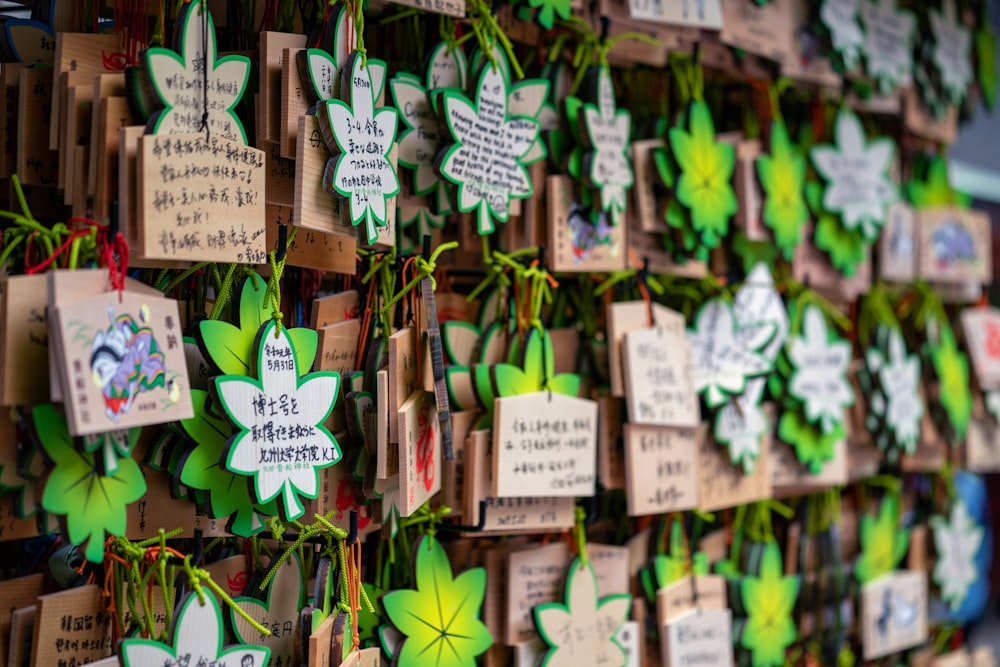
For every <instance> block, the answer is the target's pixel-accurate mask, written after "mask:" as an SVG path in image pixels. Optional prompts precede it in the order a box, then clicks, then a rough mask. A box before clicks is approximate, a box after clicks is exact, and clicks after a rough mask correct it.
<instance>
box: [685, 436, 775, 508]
mask: <svg viewBox="0 0 1000 667" xmlns="http://www.w3.org/2000/svg"><path fill="white" fill-rule="evenodd" d="M704 430H705V427H702V431H704ZM768 449H769V448H768V446H767V443H766V442H764V443H762V446H761V448H760V457H758V459H757V461H756V462H755V463H754V469H753V472H752V473H750V474H749V475H747V474H744V473H743V468H742V467H737V466H734V465H733V464H732V462H731V461H730V460H729V453H728V452H727V451H726V449H725V448H724V447H722V446H720V445H718V444H717V443H716V442H715V441H714V440H713V439H712V438H709V437H707V435H706V437H701V438H699V442H698V507H699V508H700V509H701V510H703V511H705V512H714V511H715V510H720V509H723V508H726V507H736V506H737V505H745V504H747V503H751V502H754V501H756V500H763V499H764V498H770V497H771V475H770V472H769V470H768V466H769V463H768V459H769V451H768Z"/></svg>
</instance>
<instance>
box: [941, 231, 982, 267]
mask: <svg viewBox="0 0 1000 667" xmlns="http://www.w3.org/2000/svg"><path fill="white" fill-rule="evenodd" d="M931 243H932V244H933V245H934V256H935V257H936V258H937V264H938V267H939V268H941V269H947V268H948V267H950V266H952V265H954V264H958V263H960V262H975V261H976V247H975V243H974V242H973V240H972V234H971V233H969V230H968V229H966V228H965V227H964V226H963V225H962V224H961V223H959V222H958V221H957V220H953V219H949V220H947V221H945V222H944V223H943V224H941V225H939V226H938V228H937V229H935V230H934V231H933V232H932V233H931Z"/></svg>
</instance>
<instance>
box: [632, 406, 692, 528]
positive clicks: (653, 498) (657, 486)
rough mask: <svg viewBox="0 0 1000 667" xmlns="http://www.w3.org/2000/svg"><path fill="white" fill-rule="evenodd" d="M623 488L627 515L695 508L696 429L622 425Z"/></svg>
mask: <svg viewBox="0 0 1000 667" xmlns="http://www.w3.org/2000/svg"><path fill="white" fill-rule="evenodd" d="M624 433H625V490H626V496H625V497H626V500H627V503H628V514H629V516H642V515H649V514H663V513H665V512H678V511H681V510H689V509H693V508H695V507H697V506H698V505H699V503H698V475H697V472H698V465H699V459H698V449H697V448H698V444H699V439H700V438H701V437H702V436H701V435H700V434H699V431H698V430H697V429H682V428H672V427H669V426H642V425H639V424H625V430H624Z"/></svg>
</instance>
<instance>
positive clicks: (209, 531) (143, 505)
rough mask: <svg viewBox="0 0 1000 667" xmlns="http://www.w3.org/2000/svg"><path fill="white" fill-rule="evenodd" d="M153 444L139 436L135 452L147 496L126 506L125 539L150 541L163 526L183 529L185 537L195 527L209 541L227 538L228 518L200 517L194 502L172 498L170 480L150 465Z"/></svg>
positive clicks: (145, 437)
mask: <svg viewBox="0 0 1000 667" xmlns="http://www.w3.org/2000/svg"><path fill="white" fill-rule="evenodd" d="M150 443H151V438H149V437H148V436H146V435H143V436H140V439H139V444H138V445H136V450H135V452H134V456H135V459H136V461H137V462H138V464H139V469H140V470H141V471H142V476H143V478H144V479H145V480H146V493H145V494H143V496H142V498H140V499H139V500H137V501H136V502H134V503H130V504H129V505H127V506H126V512H127V519H126V532H125V534H126V536H127V537H128V538H129V539H131V540H135V541H140V540H148V539H150V538H154V537H157V536H158V535H159V531H160V528H162V527H163V526H171V527H174V528H183V529H184V533H183V534H185V535H192V534H194V530H195V529H196V528H200V529H201V530H202V533H203V535H204V536H205V537H208V538H209V539H211V538H213V537H218V536H220V535H228V533H227V532H226V520H225V518H223V519H218V520H217V519H209V518H207V517H199V516H197V508H196V507H195V505H194V504H193V503H191V502H189V501H187V500H178V499H175V498H173V496H172V494H171V491H170V478H169V477H168V476H167V475H166V474H164V473H163V472H160V471H157V470H154V469H153V468H150V467H149V465H148V463H147V461H148V452H149V446H150Z"/></svg>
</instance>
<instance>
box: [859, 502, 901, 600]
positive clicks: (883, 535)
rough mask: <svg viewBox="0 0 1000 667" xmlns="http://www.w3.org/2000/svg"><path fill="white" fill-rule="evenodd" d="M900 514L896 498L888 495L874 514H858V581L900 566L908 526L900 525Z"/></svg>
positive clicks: (874, 576) (866, 580) (875, 576)
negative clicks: (859, 517)
mask: <svg viewBox="0 0 1000 667" xmlns="http://www.w3.org/2000/svg"><path fill="white" fill-rule="evenodd" d="M899 516H900V509H899V498H897V497H896V496H895V495H887V496H886V497H885V498H883V499H882V505H881V506H880V507H879V510H878V515H877V516H874V517H873V516H870V515H868V514H866V515H864V516H862V517H861V555H860V556H858V561H857V563H855V565H854V578H855V579H857V580H858V582H860V583H862V584H867V583H868V582H870V581H874V580H876V579H878V578H879V577H881V576H882V575H885V574H889V573H890V572H892V571H893V570H895V569H896V568H897V567H899V564H900V562H902V560H903V556H905V555H906V550H907V549H908V548H909V546H910V530H909V529H908V528H902V527H901V526H900V525H899Z"/></svg>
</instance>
